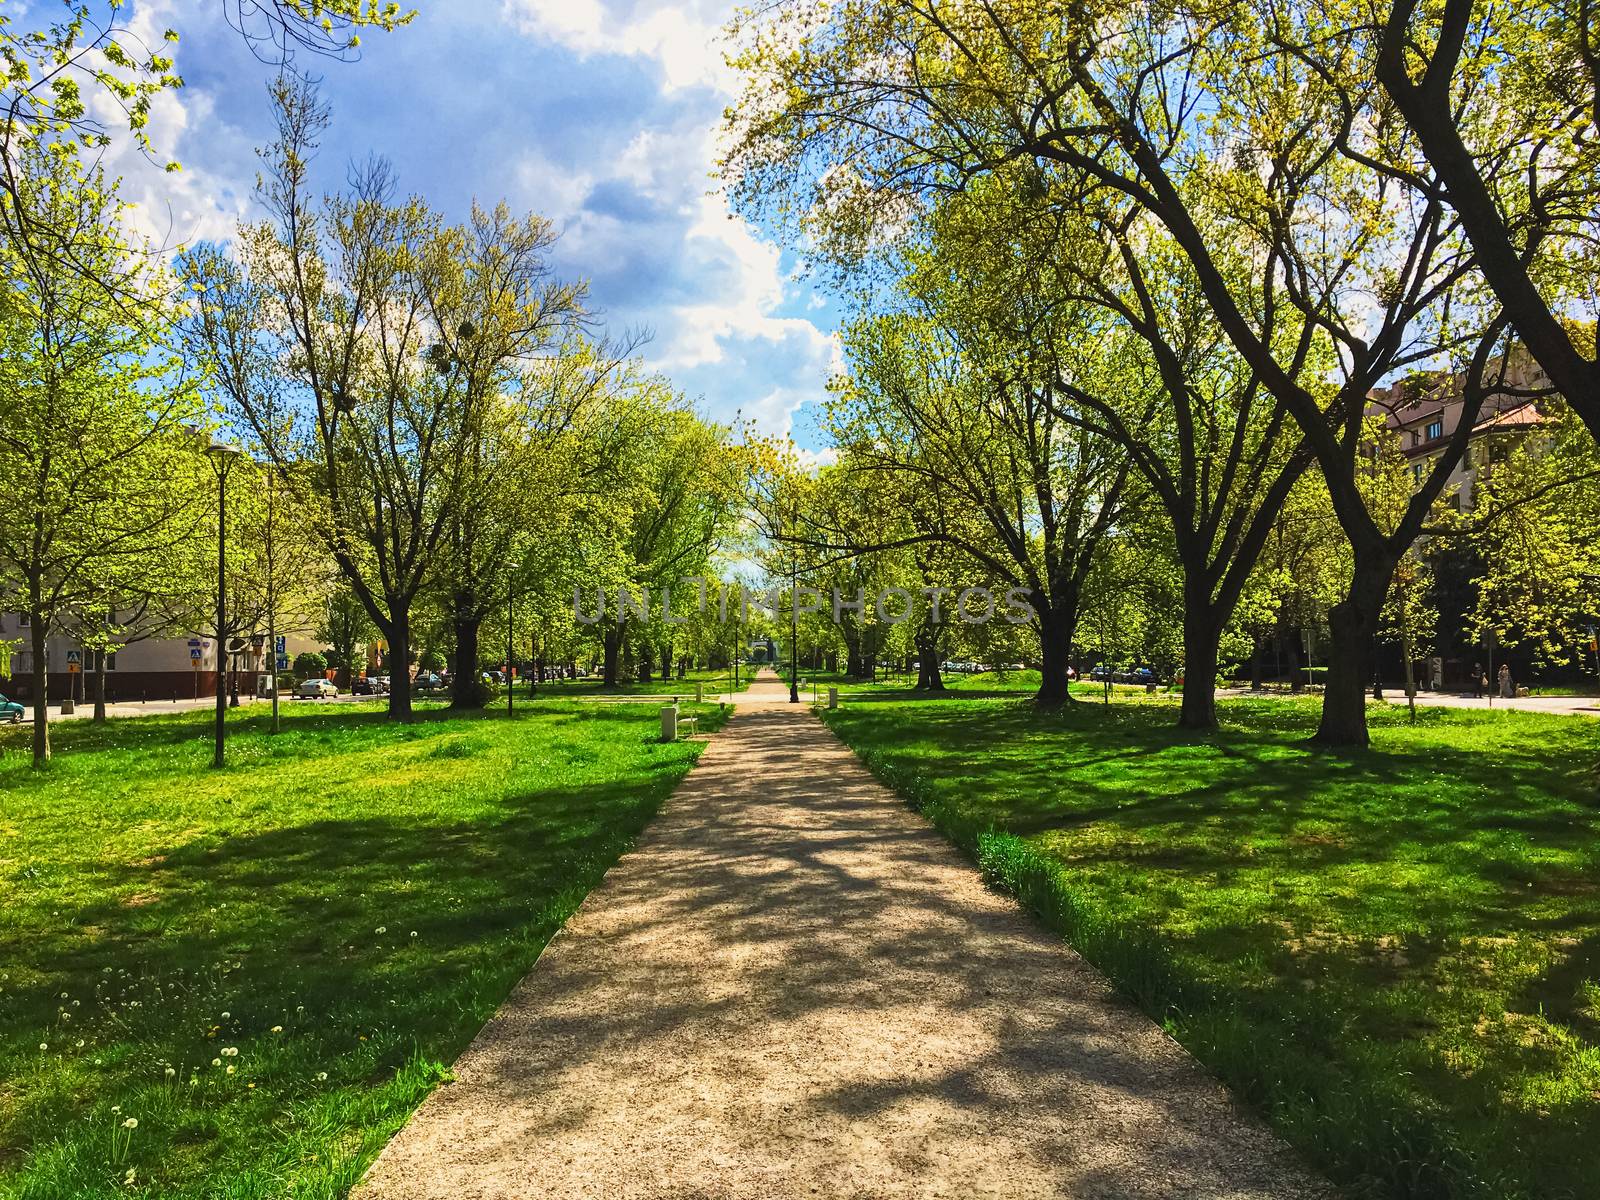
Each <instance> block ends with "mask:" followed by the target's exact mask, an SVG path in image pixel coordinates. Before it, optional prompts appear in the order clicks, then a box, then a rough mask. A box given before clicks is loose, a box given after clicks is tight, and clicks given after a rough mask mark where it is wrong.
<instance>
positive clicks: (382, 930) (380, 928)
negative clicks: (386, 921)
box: [373, 925, 389, 933]
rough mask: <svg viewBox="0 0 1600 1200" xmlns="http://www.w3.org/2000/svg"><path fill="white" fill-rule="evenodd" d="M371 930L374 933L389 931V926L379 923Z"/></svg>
mask: <svg viewBox="0 0 1600 1200" xmlns="http://www.w3.org/2000/svg"><path fill="white" fill-rule="evenodd" d="M373 932H374V933H388V932H389V927H388V926H387V925H379V926H378V927H377V928H376V929H375V930H373Z"/></svg>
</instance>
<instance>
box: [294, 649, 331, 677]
mask: <svg viewBox="0 0 1600 1200" xmlns="http://www.w3.org/2000/svg"><path fill="white" fill-rule="evenodd" d="M294 673H295V674H296V675H298V676H300V678H301V679H310V678H311V677H312V676H315V675H326V674H327V673H328V660H327V659H326V658H325V657H323V656H322V655H321V654H318V653H317V652H316V651H315V650H302V651H301V652H300V653H299V654H296V655H295V656H294Z"/></svg>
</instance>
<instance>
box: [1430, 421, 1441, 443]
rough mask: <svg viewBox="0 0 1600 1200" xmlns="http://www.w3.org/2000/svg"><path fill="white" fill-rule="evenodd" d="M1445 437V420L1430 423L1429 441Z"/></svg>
mask: <svg viewBox="0 0 1600 1200" xmlns="http://www.w3.org/2000/svg"><path fill="white" fill-rule="evenodd" d="M1443 436H1444V420H1443V419H1442V418H1441V419H1440V420H1437V421H1429V422H1428V440H1429V441H1430V442H1431V441H1434V440H1435V439H1436V438H1442V437H1443Z"/></svg>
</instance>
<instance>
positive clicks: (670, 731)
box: [661, 704, 678, 742]
mask: <svg viewBox="0 0 1600 1200" xmlns="http://www.w3.org/2000/svg"><path fill="white" fill-rule="evenodd" d="M661 740H662V741H663V742H675V741H677V740H678V706H677V705H676V704H668V705H665V706H664V707H663V708H662V709H661Z"/></svg>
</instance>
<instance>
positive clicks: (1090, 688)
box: [823, 670, 1146, 704]
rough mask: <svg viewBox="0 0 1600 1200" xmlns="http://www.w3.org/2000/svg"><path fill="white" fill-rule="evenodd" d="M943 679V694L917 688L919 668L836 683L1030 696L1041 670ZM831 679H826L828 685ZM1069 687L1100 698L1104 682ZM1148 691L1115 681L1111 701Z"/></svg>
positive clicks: (875, 690)
mask: <svg viewBox="0 0 1600 1200" xmlns="http://www.w3.org/2000/svg"><path fill="white" fill-rule="evenodd" d="M941 678H942V679H943V680H944V686H945V692H944V693H943V695H942V696H940V695H938V694H933V695H930V694H928V693H923V692H918V691H916V690H915V688H916V682H917V676H916V672H914V671H913V672H910V673H906V672H901V673H899V674H895V675H889V676H886V677H885V676H880V678H878V679H876V680H865V679H855V680H852V679H850V678H848V677H847V676H844V675H839V676H835V677H834V680H835V681H836V686H838V688H839V692H840V694H841V695H850V696H856V697H859V698H862V699H873V698H881V699H892V700H904V699H907V698H926V699H929V700H934V699H941V698H942V699H962V700H973V699H979V698H982V697H1004V696H1031V695H1033V694H1034V693H1035V692H1037V691H1038V690H1039V672H1037V671H1026V670H1024V671H1006V672H1004V673H1001V672H997V671H980V672H977V673H974V674H971V675H965V674H957V673H955V672H948V673H946V674H944V675H942V676H941ZM827 683H828V680H827V679H826V678H824V679H823V685H824V686H827ZM1069 690H1070V691H1071V692H1072V694H1073V695H1074V696H1077V697H1079V698H1080V699H1084V700H1099V699H1100V698H1101V697H1102V695H1103V694H1104V692H1105V685H1104V684H1102V683H1095V682H1093V681H1092V680H1082V681H1079V682H1077V683H1073V684H1072V685H1071V686H1070V688H1069ZM1145 694H1146V691H1145V687H1144V685H1143V684H1125V683H1114V684H1112V685H1111V702H1112V703H1113V704H1115V703H1117V702H1118V701H1119V700H1121V699H1122V698H1124V697H1126V696H1132V695H1139V696H1143V695H1145Z"/></svg>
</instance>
